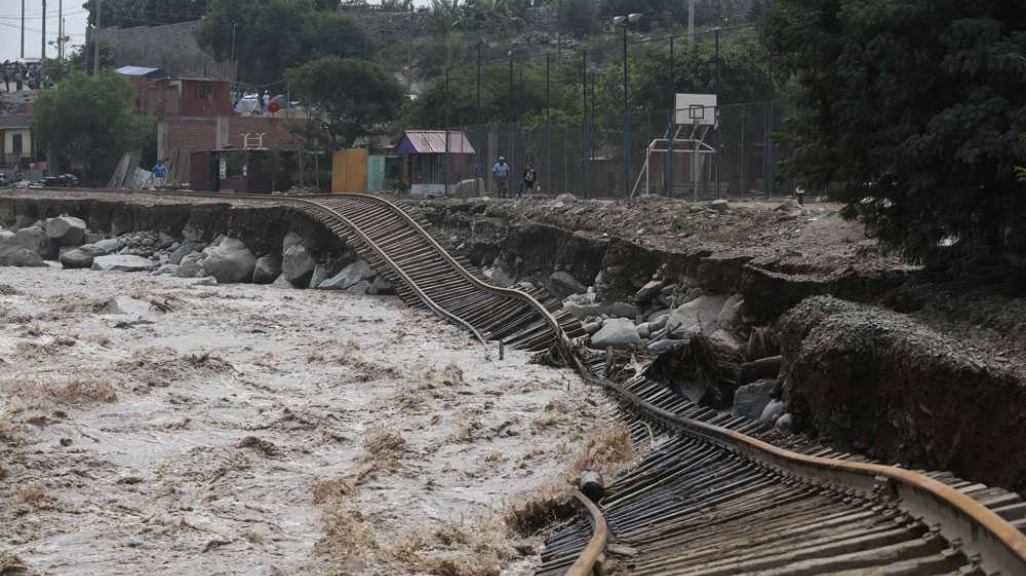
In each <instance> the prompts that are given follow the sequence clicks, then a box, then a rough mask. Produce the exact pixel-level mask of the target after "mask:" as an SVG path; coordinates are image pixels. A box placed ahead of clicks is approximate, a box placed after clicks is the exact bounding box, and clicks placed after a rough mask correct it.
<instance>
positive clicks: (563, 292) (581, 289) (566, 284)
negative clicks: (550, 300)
mask: <svg viewBox="0 0 1026 576" xmlns="http://www.w3.org/2000/svg"><path fill="white" fill-rule="evenodd" d="M587 291H588V287H587V286H585V285H584V284H581V283H580V282H578V280H577V278H574V275H573V274H571V273H569V272H566V271H564V270H560V271H558V272H553V273H552V275H551V276H549V292H552V293H553V294H555V295H556V296H557V297H559V298H566V297H567V296H569V295H571V294H584V293H585V292H587Z"/></svg>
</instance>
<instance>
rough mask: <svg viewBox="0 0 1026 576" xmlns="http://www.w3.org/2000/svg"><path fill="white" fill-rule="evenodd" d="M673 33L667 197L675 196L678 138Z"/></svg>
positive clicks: (667, 146)
mask: <svg viewBox="0 0 1026 576" xmlns="http://www.w3.org/2000/svg"><path fill="white" fill-rule="evenodd" d="M673 56H674V54H673V35H672V34H671V35H670V98H671V99H672V100H673V108H672V109H671V112H670V122H669V127H668V128H667V129H666V134H667V136H668V137H669V139H668V140H667V144H666V190H665V191H664V192H665V194H666V197H667V198H670V197H672V196H673V144H674V142H673V141H674V140H675V139H676V138H677V82H676V80H677V75H676V74H675V73H676V71H677V69H676V67H675V65H676V63H675V62H674V58H673Z"/></svg>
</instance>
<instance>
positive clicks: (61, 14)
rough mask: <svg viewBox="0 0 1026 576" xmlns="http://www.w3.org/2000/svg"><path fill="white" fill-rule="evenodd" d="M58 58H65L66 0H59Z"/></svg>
mask: <svg viewBox="0 0 1026 576" xmlns="http://www.w3.org/2000/svg"><path fill="white" fill-rule="evenodd" d="M57 59H58V60H64V0H57Z"/></svg>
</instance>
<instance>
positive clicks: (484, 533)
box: [0, 268, 626, 575]
mask: <svg viewBox="0 0 1026 576" xmlns="http://www.w3.org/2000/svg"><path fill="white" fill-rule="evenodd" d="M118 297H121V299H120V302H118V304H117V305H115V304H113V303H112V302H116V301H117V298H118ZM119 307H120V310H118V308H119ZM119 312H121V313H119ZM125 312H127V313H125ZM527 360H528V358H527V356H526V355H524V354H521V353H518V352H515V351H514V352H508V355H507V356H506V359H505V360H503V361H499V360H498V358H497V355H496V354H495V351H486V350H485V349H484V348H482V347H480V346H474V345H473V344H472V342H471V341H470V340H469V339H468V338H467V337H466V336H465V335H464V334H463V333H461V332H459V331H458V330H457V329H455V328H452V327H449V326H446V325H443V324H441V323H440V322H439V321H437V320H436V319H435V318H434V317H432V316H430V315H428V314H427V313H422V312H418V311H412V310H410V309H408V308H406V307H404V306H403V305H402V304H401V303H400V302H399V301H398V300H395V299H389V298H372V297H356V296H350V295H347V294H343V293H324V292H311V291H296V290H277V289H274V288H270V287H259V286H249V285H246V286H214V287H205V286H196V285H193V284H192V282H191V281H188V280H178V279H165V278H154V277H150V276H147V275H124V274H116V273H114V274H110V273H100V272H92V271H61V270H52V269H10V268H6V269H2V273H0V526H3V527H4V529H3V530H2V531H0V572H2V571H3V568H4V563H5V562H7V563H11V564H16V563H21V564H22V565H24V566H26V567H27V568H28V570H29V572H30V573H33V574H62V575H65V574H76V575H78V574H81V575H86V574H106V575H112V574H148V575H157V574H187V573H192V574H291V573H296V574H298V573H304V574H308V573H318V572H326V573H339V574H342V573H346V574H353V573H356V574H397V573H445V574H486V573H498V572H499V568H500V566H503V567H505V573H509V574H513V573H520V572H522V571H523V570H524V569H525V565H526V563H527V561H526V560H524V558H528V557H530V555H531V552H532V549H531V544H532V542H531V541H526V542H525V541H520V540H519V539H518V538H516V537H510V536H509V534H508V533H507V531H506V530H505V528H504V527H503V526H502V524H501V522H500V521H501V520H502V517H503V513H504V510H505V509H506V507H507V506H508V505H509V504H510V503H514V502H516V501H517V500H518V499H520V498H523V497H524V496H523V495H524V494H527V493H529V492H530V491H532V490H535V489H537V488H539V487H541V486H543V485H546V484H551V483H552V482H555V481H558V480H557V479H558V478H560V477H561V474H563V473H564V472H565V470H564V468H565V466H566V462H568V461H570V460H572V459H573V457H574V455H575V454H576V453H577V452H578V450H579V445H581V444H582V443H585V442H586V441H587V440H588V439H589V438H592V439H594V438H602V440H600V441H599V444H600V446H599V448H600V450H606V451H607V452H610V454H609V456H610V458H611V459H614V460H615V459H619V458H622V457H625V456H626V451H624V450H621V449H620V448H618V447H617V446H618V443H619V442H620V439H619V438H616V437H617V436H618V434H617V433H616V432H614V433H612V434H610V433H609V432H608V431H602V430H596V429H595V428H593V427H594V426H595V423H596V422H597V421H598V420H601V419H603V416H604V415H605V414H607V413H608V410H609V408H608V406H607V405H606V404H605V403H604V401H603V400H602V399H601V398H600V396H599V395H598V393H597V392H595V391H592V390H588V389H586V388H584V387H583V385H582V384H581V383H580V382H579V381H578V380H577V379H576V377H575V376H574V375H573V374H572V373H571V372H569V371H559V370H554V369H549V368H545V367H541V366H536V365H531V364H528V362H527ZM592 448H593V450H592V451H593V452H594V451H595V450H594V449H595V446H594V445H593V446H592ZM12 554H13V555H15V556H16V557H17V560H15V559H13V558H12V556H11V555H12Z"/></svg>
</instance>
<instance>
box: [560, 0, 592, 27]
mask: <svg viewBox="0 0 1026 576" xmlns="http://www.w3.org/2000/svg"><path fill="white" fill-rule="evenodd" d="M557 18H558V19H559V27H560V30H565V31H567V32H570V33H571V34H573V35H575V36H587V35H589V34H591V33H593V32H595V30H597V29H598V7H597V6H596V5H595V2H594V0H563V2H561V3H560V4H559V13H558V14H557Z"/></svg>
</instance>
